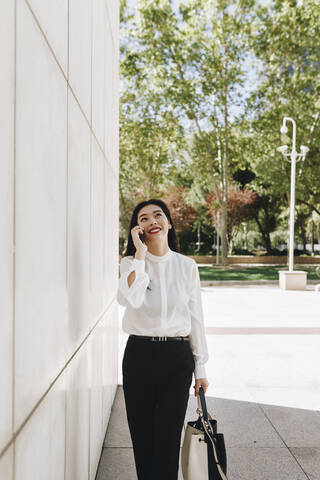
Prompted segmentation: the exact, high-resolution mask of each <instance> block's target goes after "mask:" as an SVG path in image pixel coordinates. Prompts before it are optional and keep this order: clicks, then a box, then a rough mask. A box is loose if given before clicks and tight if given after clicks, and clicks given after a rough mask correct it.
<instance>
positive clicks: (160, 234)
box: [138, 204, 171, 242]
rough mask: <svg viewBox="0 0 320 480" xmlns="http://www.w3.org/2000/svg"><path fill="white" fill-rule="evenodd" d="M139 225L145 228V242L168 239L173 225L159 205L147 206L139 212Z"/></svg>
mask: <svg viewBox="0 0 320 480" xmlns="http://www.w3.org/2000/svg"><path fill="white" fill-rule="evenodd" d="M138 225H140V226H141V227H143V230H144V234H145V241H146V242H148V241H154V240H160V239H161V240H163V239H164V238H166V239H167V236H168V230H169V229H170V228H171V224H170V223H169V222H168V219H167V217H166V215H165V213H164V211H163V210H162V208H161V207H159V205H153V204H151V205H146V206H145V207H143V208H141V210H139V212H138Z"/></svg>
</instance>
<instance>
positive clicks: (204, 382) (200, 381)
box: [193, 378, 209, 397]
mask: <svg viewBox="0 0 320 480" xmlns="http://www.w3.org/2000/svg"><path fill="white" fill-rule="evenodd" d="M208 385H209V383H208V380H207V379H206V378H197V379H196V382H195V385H194V387H193V388H194V389H195V391H194V395H195V397H197V396H198V395H199V388H200V387H202V388H203V391H204V393H206V390H207V388H208Z"/></svg>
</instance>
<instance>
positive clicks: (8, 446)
mask: <svg viewBox="0 0 320 480" xmlns="http://www.w3.org/2000/svg"><path fill="white" fill-rule="evenodd" d="M118 31H119V0H55V1H52V0H2V1H1V4H0V60H1V75H0V148H1V150H0V319H1V323H0V325H1V331H0V412H1V414H0V479H1V480H37V479H39V480H60V479H63V480H66V479H70V480H82V479H94V477H95V473H96V470H97V466H98V462H99V457H100V453H101V447H102V443H103V438H104V435H105V432H106V428H107V424H108V420H109V415H110V410H111V406H112V402H113V398H114V394H115V390H116V386H117V379H118V365H117V359H118V308H117V304H116V289H117V280H118V76H119V69H118V45H119V34H118Z"/></svg>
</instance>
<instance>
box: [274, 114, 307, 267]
mask: <svg viewBox="0 0 320 480" xmlns="http://www.w3.org/2000/svg"><path fill="white" fill-rule="evenodd" d="M287 122H291V123H292V126H293V130H292V149H291V152H289V151H288V145H282V146H281V147H278V148H277V150H278V152H280V153H281V154H282V155H283V156H284V158H285V159H286V160H287V161H289V162H290V161H291V187H290V219H289V273H293V261H294V255H293V254H294V207H295V186H296V185H295V183H296V162H297V161H299V160H302V161H303V160H304V159H305V156H306V154H307V152H308V151H309V148H308V147H305V146H304V145H301V147H300V153H298V152H297V151H296V122H295V121H294V120H293V119H292V118H290V117H284V119H283V123H282V126H281V128H280V133H282V134H286V133H288V127H287V125H286V123H287ZM288 159H289V160H288Z"/></svg>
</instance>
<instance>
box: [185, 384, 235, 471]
mask: <svg viewBox="0 0 320 480" xmlns="http://www.w3.org/2000/svg"><path fill="white" fill-rule="evenodd" d="M197 399H198V408H197V413H198V414H199V417H198V419H197V420H195V421H191V422H188V423H187V428H186V430H185V434H184V439H183V443H182V448H181V467H182V475H183V479H184V480H227V455H226V448H225V443H224V435H223V433H217V420H215V419H212V417H211V415H210V414H208V412H207V406H206V401H205V396H204V391H203V388H202V387H200V388H199V395H198V396H197Z"/></svg>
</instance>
